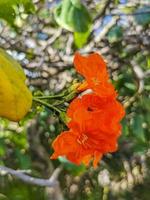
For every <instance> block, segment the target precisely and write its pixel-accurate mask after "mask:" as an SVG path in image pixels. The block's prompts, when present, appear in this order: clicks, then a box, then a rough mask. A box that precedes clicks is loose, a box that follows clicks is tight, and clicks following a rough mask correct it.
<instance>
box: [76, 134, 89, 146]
mask: <svg viewBox="0 0 150 200" xmlns="http://www.w3.org/2000/svg"><path fill="white" fill-rule="evenodd" d="M87 140H88V136H87V135H85V134H81V135H80V136H79V137H78V138H77V142H78V143H79V144H81V145H84V144H85V143H86V141H87Z"/></svg>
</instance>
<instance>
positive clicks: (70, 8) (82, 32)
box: [54, 0, 92, 48]
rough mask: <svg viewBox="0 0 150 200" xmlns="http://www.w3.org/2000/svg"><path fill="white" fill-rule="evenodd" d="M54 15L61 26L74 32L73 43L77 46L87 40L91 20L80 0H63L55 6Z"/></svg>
mask: <svg viewBox="0 0 150 200" xmlns="http://www.w3.org/2000/svg"><path fill="white" fill-rule="evenodd" d="M54 16H55V20H56V22H57V23H58V24H59V25H60V26H61V27H63V28H64V29H67V30H69V31H72V32H74V37H75V44H76V46H77V47H78V48H80V47H82V46H83V45H84V44H85V43H86V42H87V39H88V36H89V34H90V31H91V26H92V20H91V16H90V14H89V12H88V10H87V9H86V7H85V6H84V5H83V4H82V3H81V2H80V0H63V1H62V2H61V4H60V5H58V6H57V8H56V10H55V14H54Z"/></svg>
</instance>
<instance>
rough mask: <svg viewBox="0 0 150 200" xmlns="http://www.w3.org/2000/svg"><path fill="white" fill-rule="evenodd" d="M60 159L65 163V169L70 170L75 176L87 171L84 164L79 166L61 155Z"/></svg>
mask: <svg viewBox="0 0 150 200" xmlns="http://www.w3.org/2000/svg"><path fill="white" fill-rule="evenodd" d="M59 161H60V162H61V163H62V164H63V166H64V168H65V170H67V171H69V173H71V174H73V175H74V176H79V175H81V174H82V173H84V172H85V171H86V167H85V165H83V164H82V165H78V166H77V165H75V164H73V163H71V162H69V161H68V160H67V159H65V158H64V157H61V156H60V157H59Z"/></svg>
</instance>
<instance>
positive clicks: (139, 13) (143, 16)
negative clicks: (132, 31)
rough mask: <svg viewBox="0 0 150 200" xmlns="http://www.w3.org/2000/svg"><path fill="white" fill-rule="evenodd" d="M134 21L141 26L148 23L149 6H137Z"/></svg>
mask: <svg viewBox="0 0 150 200" xmlns="http://www.w3.org/2000/svg"><path fill="white" fill-rule="evenodd" d="M144 12H145V13H144ZM135 21H136V22H137V23H138V24H140V25H143V26H146V25H148V24H149V23H150V6H143V7H141V8H138V9H137V10H136V12H135Z"/></svg>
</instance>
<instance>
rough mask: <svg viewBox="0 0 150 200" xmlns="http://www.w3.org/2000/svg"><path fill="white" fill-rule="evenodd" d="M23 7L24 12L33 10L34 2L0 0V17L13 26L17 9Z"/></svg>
mask: <svg viewBox="0 0 150 200" xmlns="http://www.w3.org/2000/svg"><path fill="white" fill-rule="evenodd" d="M21 6H22V7H23V9H24V12H25V13H32V12H33V11H34V9H35V8H34V4H33V3H32V1H31V0H1V1H0V18H2V19H4V20H6V21H7V22H8V23H9V24H10V25H12V26H14V20H15V18H16V15H17V12H16V11H17V9H18V8H19V7H21Z"/></svg>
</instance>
